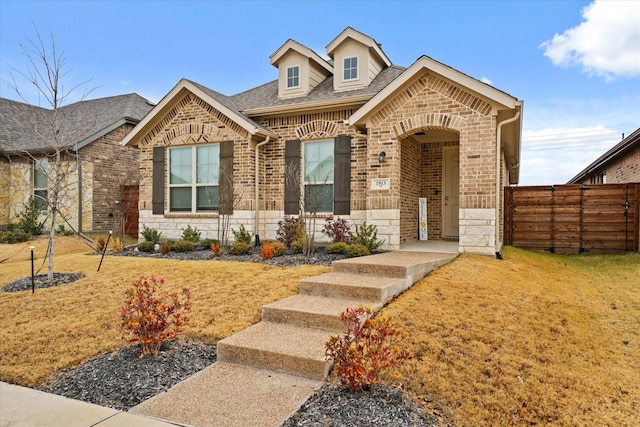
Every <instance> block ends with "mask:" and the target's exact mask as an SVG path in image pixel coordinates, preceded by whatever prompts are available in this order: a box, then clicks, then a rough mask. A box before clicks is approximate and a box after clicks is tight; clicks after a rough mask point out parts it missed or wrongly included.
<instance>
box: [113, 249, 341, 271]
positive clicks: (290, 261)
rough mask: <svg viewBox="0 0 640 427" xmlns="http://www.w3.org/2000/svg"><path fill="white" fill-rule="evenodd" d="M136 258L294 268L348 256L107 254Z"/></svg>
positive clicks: (133, 251) (256, 252)
mask: <svg viewBox="0 0 640 427" xmlns="http://www.w3.org/2000/svg"><path fill="white" fill-rule="evenodd" d="M110 255H111V256H135V257H148V258H156V259H181V260H194V261H203V260H212V261H237V262H255V263H260V264H266V265H278V266H294V265H301V264H312V265H331V263H332V262H333V261H336V260H339V259H344V258H346V257H347V256H346V255H342V254H330V253H327V252H325V250H324V248H322V247H318V248H316V250H315V252H314V253H313V254H311V255H309V256H304V255H302V254H300V253H292V252H287V253H286V254H284V255H282V256H279V257H274V258H271V259H262V256H261V255H260V248H256V247H253V248H252V249H251V253H249V254H247V255H230V254H222V255H221V256H219V257H214V256H213V253H212V252H211V250H210V249H208V248H207V249H196V250H194V251H189V252H175V251H171V252H169V253H168V254H167V255H162V254H161V253H159V252H142V251H138V250H136V249H135V248H127V249H125V250H124V251H122V252H120V253H111V252H109V253H107V256H110Z"/></svg>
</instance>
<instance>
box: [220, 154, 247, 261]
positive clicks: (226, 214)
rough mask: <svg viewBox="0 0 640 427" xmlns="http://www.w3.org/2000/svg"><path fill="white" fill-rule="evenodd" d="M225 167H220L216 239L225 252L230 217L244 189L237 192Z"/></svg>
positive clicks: (227, 243)
mask: <svg viewBox="0 0 640 427" xmlns="http://www.w3.org/2000/svg"><path fill="white" fill-rule="evenodd" d="M226 172H227V171H225V165H224V164H221V165H220V180H221V182H220V183H219V187H218V188H219V189H220V190H222V189H223V188H224V190H223V191H219V192H218V194H219V196H218V209H219V210H218V213H219V215H218V237H219V238H220V244H221V245H222V247H223V248H224V250H225V251H228V250H229V234H230V231H231V215H232V214H233V211H234V210H235V209H236V208H237V207H238V205H239V204H240V202H241V201H242V198H243V197H244V187H242V189H241V190H240V191H239V192H236V191H235V188H234V186H233V175H232V174H230V173H226Z"/></svg>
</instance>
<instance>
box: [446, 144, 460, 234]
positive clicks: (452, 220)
mask: <svg viewBox="0 0 640 427" xmlns="http://www.w3.org/2000/svg"><path fill="white" fill-rule="evenodd" d="M442 154H443V157H444V159H443V162H442V164H443V167H444V171H443V176H444V190H443V194H444V238H445V239H457V238H458V235H459V231H458V230H459V228H458V207H459V202H458V194H459V193H458V191H459V186H460V154H459V151H458V147H445V148H444V151H443V153H442Z"/></svg>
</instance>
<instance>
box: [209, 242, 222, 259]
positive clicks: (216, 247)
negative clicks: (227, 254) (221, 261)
mask: <svg viewBox="0 0 640 427" xmlns="http://www.w3.org/2000/svg"><path fill="white" fill-rule="evenodd" d="M211 252H213V256H214V257H216V258H218V257H219V256H220V252H221V250H220V245H219V244H217V243H215V242H214V243H212V244H211Z"/></svg>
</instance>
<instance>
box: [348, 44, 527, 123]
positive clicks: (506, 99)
mask: <svg viewBox="0 0 640 427" xmlns="http://www.w3.org/2000/svg"><path fill="white" fill-rule="evenodd" d="M423 69H427V70H430V71H433V72H434V73H436V74H439V75H441V76H443V77H445V78H447V79H449V80H452V81H453V82H456V83H459V84H460V85H462V86H464V87H467V88H469V89H470V90H472V91H474V92H476V93H477V94H479V95H481V96H482V97H484V98H487V99H489V100H491V101H493V102H494V103H497V104H499V105H502V106H504V108H506V109H515V108H516V107H517V106H519V105H521V103H520V101H518V99H517V98H514V97H512V96H511V95H508V94H506V93H505V92H502V91H500V90H498V89H496V88H494V87H492V86H489V85H488V84H486V83H483V82H481V81H479V80H476V79H474V78H473V77H470V76H468V75H466V74H464V73H462V72H460V71H457V70H455V69H453V68H451V67H449V66H447V65H444V64H442V63H441V62H438V61H436V60H434V59H432V58H429V57H428V56H421V57H420V58H418V60H417V61H416V62H414V63H413V64H412V65H411V66H410V67H409V68H407V69H406V70H404V71H403V72H402V74H400V75H399V76H398V77H397V78H396V79H395V80H393V81H392V82H391V83H390V84H388V85H387V86H386V87H385V88H384V89H382V90H381V91H380V92H378V93H377V94H376V95H375V96H374V97H373V98H371V100H370V101H369V102H368V103H367V104H366V105H364V106H363V108H361V109H360V110H358V111H356V112H355V113H354V114H353V115H352V116H351V117H349V124H351V125H353V126H357V125H361V124H362V122H363V121H364V119H365V118H366V117H367V116H368V115H369V114H370V113H371V112H372V111H373V110H374V109H375V108H376V107H377V106H378V104H380V103H381V102H382V101H383V100H384V99H386V98H387V97H388V96H390V95H391V94H392V93H394V92H395V91H396V90H398V89H399V88H400V87H402V86H403V85H404V84H405V83H407V82H408V81H409V80H411V79H412V78H413V77H414V76H415V75H416V74H417V73H418V72H420V71H421V70H423Z"/></svg>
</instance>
